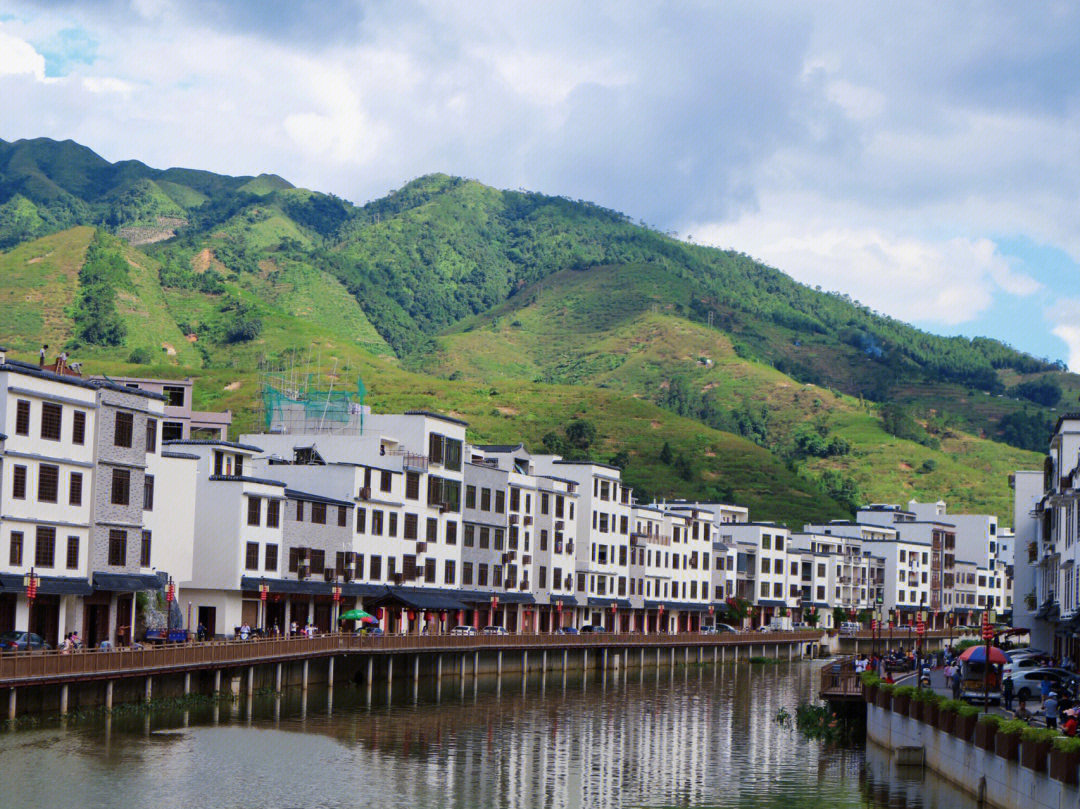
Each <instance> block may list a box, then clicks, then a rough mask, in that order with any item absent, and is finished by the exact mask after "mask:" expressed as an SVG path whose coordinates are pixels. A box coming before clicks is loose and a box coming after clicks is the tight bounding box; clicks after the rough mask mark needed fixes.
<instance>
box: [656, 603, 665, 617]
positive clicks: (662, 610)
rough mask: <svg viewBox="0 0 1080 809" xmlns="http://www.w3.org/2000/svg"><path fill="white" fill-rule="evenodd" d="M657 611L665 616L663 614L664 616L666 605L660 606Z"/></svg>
mask: <svg viewBox="0 0 1080 809" xmlns="http://www.w3.org/2000/svg"><path fill="white" fill-rule="evenodd" d="M656 609H657V610H658V611H659V612H660V614H661V615H663V614H664V605H663V604H661V605H660V606H659V607H657V608H656Z"/></svg>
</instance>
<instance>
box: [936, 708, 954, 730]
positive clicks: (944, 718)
mask: <svg viewBox="0 0 1080 809" xmlns="http://www.w3.org/2000/svg"><path fill="white" fill-rule="evenodd" d="M955 722H956V711H938V715H937V726H938V730H943V731H945V732H946V733H952V730H953V724H954V723H955Z"/></svg>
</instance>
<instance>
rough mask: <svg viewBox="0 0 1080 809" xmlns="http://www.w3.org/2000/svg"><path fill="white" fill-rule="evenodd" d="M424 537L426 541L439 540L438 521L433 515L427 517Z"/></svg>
mask: <svg viewBox="0 0 1080 809" xmlns="http://www.w3.org/2000/svg"><path fill="white" fill-rule="evenodd" d="M426 538H427V541H428V542H438V541H439V521H438V520H437V519H435V518H434V517H428V521H427V534H426Z"/></svg>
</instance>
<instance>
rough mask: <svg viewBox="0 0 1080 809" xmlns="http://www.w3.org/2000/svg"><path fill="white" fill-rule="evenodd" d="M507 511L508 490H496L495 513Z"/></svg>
mask: <svg viewBox="0 0 1080 809" xmlns="http://www.w3.org/2000/svg"><path fill="white" fill-rule="evenodd" d="M505 511H506V492H504V491H503V490H502V489H496V490H495V513H496V514H502V513H504V512H505Z"/></svg>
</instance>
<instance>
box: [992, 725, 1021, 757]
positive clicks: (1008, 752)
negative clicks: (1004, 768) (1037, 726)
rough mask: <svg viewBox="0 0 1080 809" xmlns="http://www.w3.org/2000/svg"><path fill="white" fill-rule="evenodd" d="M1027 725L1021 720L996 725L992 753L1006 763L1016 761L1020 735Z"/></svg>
mask: <svg viewBox="0 0 1080 809" xmlns="http://www.w3.org/2000/svg"><path fill="white" fill-rule="evenodd" d="M1027 727H1028V724H1027V722H1025V721H1024V720H1022V719H1010V720H1009V721H1008V722H1002V723H1001V724H1000V725H998V729H997V733H995V734H994V752H995V753H997V754H998V755H999V756H1001V757H1002V758H1003V759H1005V760H1006V761H1016V760H1017V759H1018V758H1019V756H1020V734H1022V733H1023V732H1024V731H1025V730H1027Z"/></svg>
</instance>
